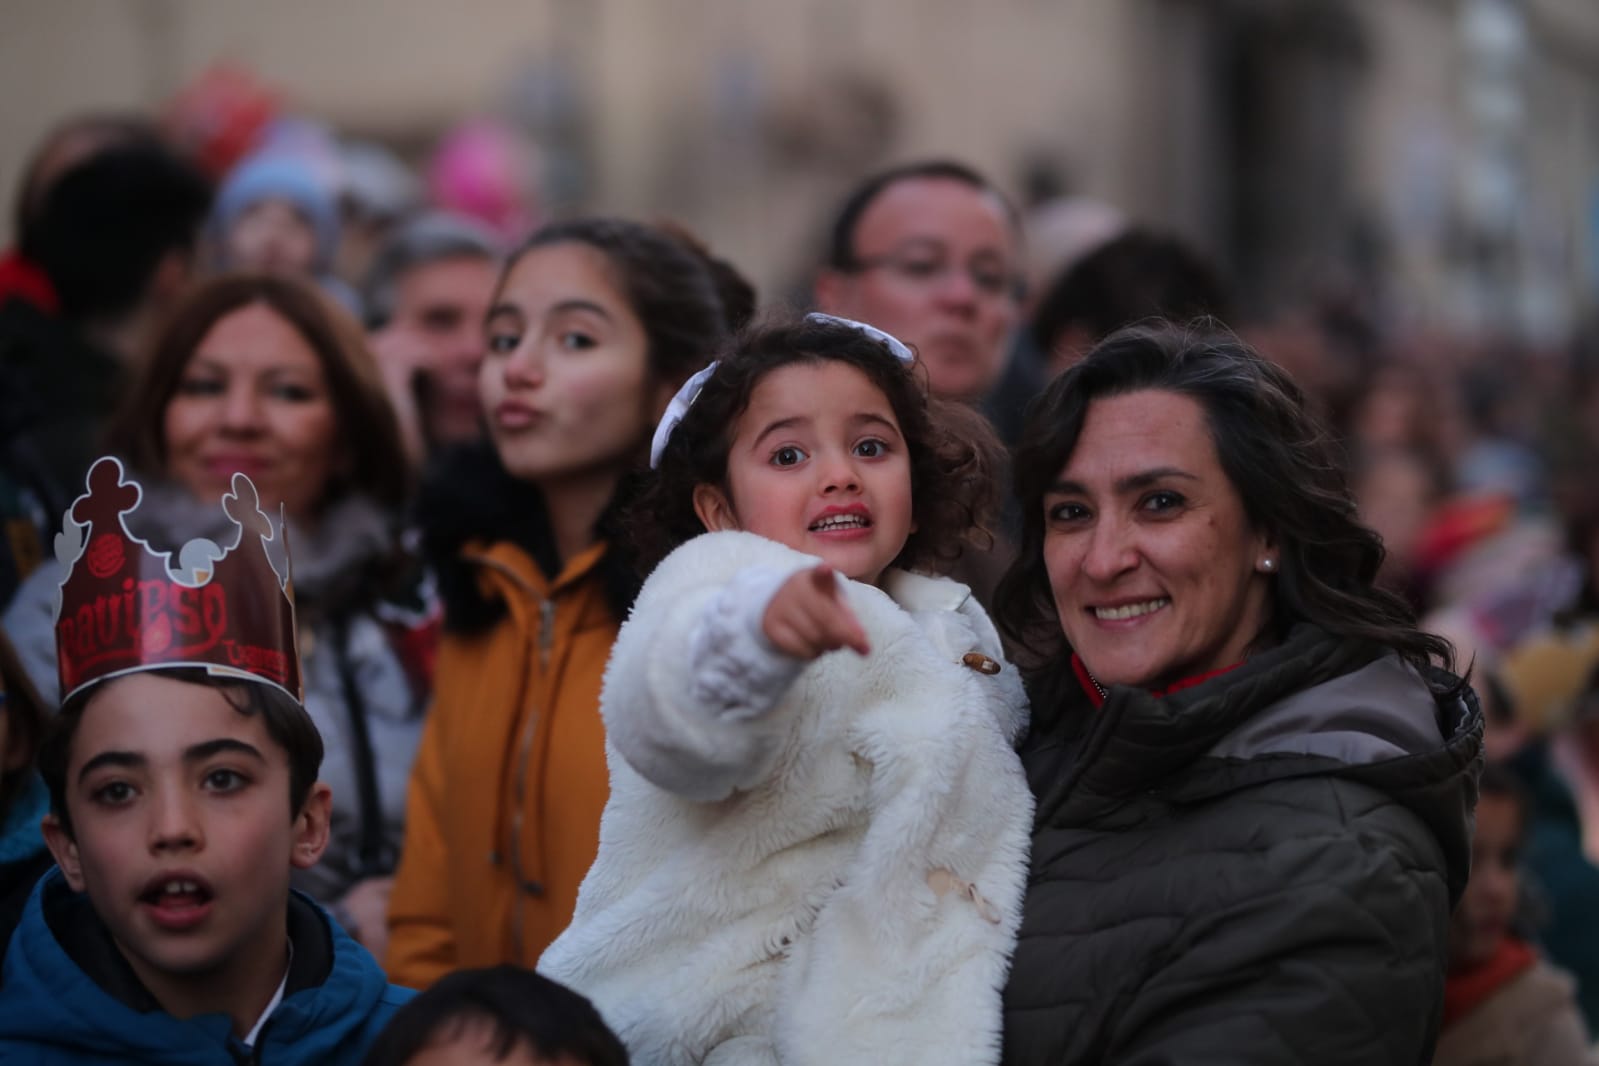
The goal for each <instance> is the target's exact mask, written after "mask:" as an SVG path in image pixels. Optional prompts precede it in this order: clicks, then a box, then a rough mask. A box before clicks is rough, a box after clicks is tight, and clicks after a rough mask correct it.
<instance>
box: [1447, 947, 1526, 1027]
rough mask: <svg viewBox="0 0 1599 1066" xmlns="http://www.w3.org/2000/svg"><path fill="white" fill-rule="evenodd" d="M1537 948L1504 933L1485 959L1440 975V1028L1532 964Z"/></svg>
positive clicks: (1486, 997)
mask: <svg viewBox="0 0 1599 1066" xmlns="http://www.w3.org/2000/svg"><path fill="white" fill-rule="evenodd" d="M1537 961H1538V954H1537V952H1535V951H1533V950H1532V948H1531V947H1530V946H1528V945H1527V944H1525V943H1523V942H1522V941H1520V940H1516V939H1515V938H1513V937H1508V936H1507V937H1505V938H1504V940H1502V941H1500V943H1499V950H1497V951H1495V952H1494V953H1493V955H1492V956H1490V957H1489V958H1488V959H1487V960H1486V961H1484V962H1479V963H1477V964H1476V965H1474V966H1468V967H1465V968H1464V969H1459V970H1450V971H1449V975H1448V977H1446V978H1445V979H1444V1028H1445V1029H1447V1028H1449V1026H1450V1025H1452V1024H1454V1023H1455V1022H1458V1021H1459V1020H1460V1019H1462V1018H1464V1017H1465V1016H1466V1015H1468V1014H1470V1013H1471V1012H1472V1011H1474V1010H1476V1009H1477V1008H1478V1007H1480V1006H1482V1004H1483V1002H1484V1001H1485V1000H1487V999H1488V998H1489V997H1491V996H1492V995H1493V994H1494V993H1495V992H1497V991H1499V990H1500V989H1501V988H1503V987H1504V986H1505V985H1507V984H1509V983H1510V981H1511V979H1512V978H1514V977H1517V976H1519V975H1520V974H1522V973H1524V972H1525V971H1527V970H1530V969H1531V968H1532V964H1533V963H1535V962H1537Z"/></svg>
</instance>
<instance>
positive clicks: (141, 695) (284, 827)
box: [45, 672, 330, 1016]
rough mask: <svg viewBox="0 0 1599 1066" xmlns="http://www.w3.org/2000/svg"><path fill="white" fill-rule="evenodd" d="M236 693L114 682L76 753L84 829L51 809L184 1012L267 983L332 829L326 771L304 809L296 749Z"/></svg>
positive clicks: (97, 902) (117, 931)
mask: <svg viewBox="0 0 1599 1066" xmlns="http://www.w3.org/2000/svg"><path fill="white" fill-rule="evenodd" d="M229 695H230V694H229V693H228V692H227V691H226V690H224V689H219V688H213V687H211V686H208V685H196V684H191V683H188V682H184V681H179V680H175V679H173V678H170V677H163V676H161V675H160V674H159V673H152V672H145V673H137V674H131V675H129V676H127V677H123V678H118V679H116V680H114V681H108V682H105V683H103V684H102V685H101V686H100V687H99V688H98V690H97V691H95V693H94V694H93V695H92V696H91V697H90V698H89V702H88V703H87V705H86V706H85V707H84V709H83V712H82V718H81V720H80V721H79V724H78V727H77V730H76V732H75V734H74V736H73V738H72V742H71V749H70V752H69V755H68V760H67V774H66V779H65V792H64V798H65V804H66V810H67V812H68V813H69V814H70V816H71V826H72V832H71V833H70V834H69V833H68V832H67V830H66V829H65V827H64V826H63V825H62V824H61V823H60V821H59V820H57V819H56V818H55V816H53V815H51V816H48V817H47V818H46V819H45V839H46V841H47V843H48V844H49V845H50V850H51V852H52V853H53V854H54V856H55V858H56V861H57V862H58V863H59V864H60V866H61V871H62V873H63V874H64V875H65V877H66V879H67V883H68V884H69V885H70V886H71V887H72V889H73V890H74V891H76V892H87V893H88V895H89V899H90V901H91V902H92V903H93V905H94V909H95V913H96V914H98V915H99V916H100V918H101V920H103V921H104V922H105V924H106V927H107V928H108V929H109V930H110V932H111V936H112V938H113V939H114V940H115V942H116V945H117V947H118V949H119V950H120V951H121V953H122V955H123V957H124V958H126V959H127V961H128V964H129V965H130V966H131V967H132V968H133V971H134V973H136V974H137V975H138V976H139V979H140V980H141V981H142V982H143V983H144V984H145V986H146V987H147V988H149V989H150V991H151V992H152V993H153V994H154V995H155V996H156V998H157V999H158V1000H160V1001H161V1002H162V1003H163V1005H164V1006H167V1007H168V1009H169V1010H171V1011H173V1012H174V1013H179V1014H180V1016H182V1014H183V1013H186V1010H185V1008H188V1009H197V1008H199V1007H200V1006H201V1005H204V1006H208V1007H211V1008H213V1009H216V1008H219V1007H224V1006H225V1004H224V1003H221V1002H219V1000H225V999H226V998H227V997H228V995H229V994H230V993H232V994H238V993H240V992H241V991H248V990H252V989H254V990H256V991H257V993H258V994H260V995H263V996H265V997H270V995H271V990H272V987H273V986H274V985H276V983H277V982H278V980H279V979H280V978H281V977H282V973H283V967H284V965H285V963H286V959H285V943H286V940H287V926H286V922H285V909H284V904H285V901H286V900H287V899H288V894H289V875H290V871H291V870H292V869H296V868H298V869H305V868H308V867H310V866H311V865H313V864H314V863H315V862H316V861H317V859H318V858H320V857H321V854H322V851H323V849H324V848H325V847H326V844H327V820H328V812H329V807H330V796H329V793H328V789H327V787H326V786H325V785H318V786H316V787H315V788H314V789H313V791H312V794H311V797H310V799H309V800H308V801H307V803H306V805H305V807H304V808H303V809H302V810H301V811H299V812H297V813H292V814H291V812H290V810H289V796H290V791H289V790H290V785H289V780H290V777H289V757H288V753H287V752H285V751H284V750H283V748H282V747H280V746H279V745H278V744H277V743H276V742H274V741H273V739H272V737H271V735H270V734H269V733H268V732H267V727H266V724H265V722H264V720H263V718H262V716H261V715H260V714H251V715H246V714H241V713H240V712H239V711H238V710H237V709H236V708H235V707H234V705H233V704H232V703H231V702H230V701H229ZM260 1006H262V1007H264V1006H265V1002H264V1001H263V1002H262V1003H261V1004H260Z"/></svg>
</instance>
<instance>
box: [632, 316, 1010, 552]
mask: <svg viewBox="0 0 1599 1066" xmlns="http://www.w3.org/2000/svg"><path fill="white" fill-rule="evenodd" d="M826 360H834V361H836V362H840V363H845V364H847V365H849V366H852V367H854V368H856V369H857V370H859V371H860V372H861V373H862V374H865V375H866V377H867V379H868V380H870V381H871V382H872V384H873V385H876V386H877V387H878V388H879V389H880V390H882V392H883V395H884V396H886V397H887V398H888V402H889V406H890V407H892V408H893V411H894V417H895V418H896V419H897V420H898V421H899V429H900V433H901V434H903V436H904V438H905V444H906V447H907V449H908V451H909V454H910V462H911V501H912V502H911V517H912V519H913V520H914V523H915V532H914V533H912V534H911V535H910V538H909V539H908V540H907V541H906V542H905V547H904V549H903V550H902V551H901V552H900V554H899V555H898V556H897V557H896V558H895V559H894V561H893V563H892V564H891V565H893V566H897V567H901V568H903V569H917V570H923V571H937V570H939V569H945V568H947V567H948V565H949V564H950V563H951V562H953V561H954V560H956V559H958V558H959V557H960V554H961V550H962V546H963V543H973V544H975V545H978V546H986V545H987V544H989V543H991V542H992V535H991V534H990V533H989V532H988V528H987V527H988V524H989V522H990V521H991V520H992V518H993V515H994V513H995V510H996V507H997V503H998V492H997V484H998V481H999V472H1000V470H1001V469H1002V466H1003V458H1002V453H1001V449H1000V444H999V441H998V439H997V438H996V437H995V436H994V431H993V430H992V429H991V428H990V427H989V425H988V423H987V422H985V421H984V420H983V418H982V416H981V415H979V414H978V413H977V412H975V411H973V410H972V409H971V408H968V407H965V406H963V405H960V404H956V403H950V402H946V401H943V400H939V399H937V398H934V397H930V396H929V395H928V392H927V386H926V383H925V382H924V381H923V380H922V379H921V378H920V377H919V376H918V375H917V373H916V372H915V371H914V370H913V369H911V368H908V367H906V366H904V365H903V364H902V363H900V361H899V360H898V359H896V358H895V357H894V355H893V353H891V352H890V351H889V350H888V346H887V345H885V344H883V343H882V342H881V341H878V340H874V339H872V338H871V337H869V336H867V335H866V334H865V333H862V332H861V331H860V330H858V329H855V328H853V327H851V326H848V325H844V324H841V323H836V322H826V321H818V320H815V319H808V318H807V319H794V318H792V317H789V316H785V317H782V318H777V319H772V320H768V321H766V322H762V323H759V324H757V325H754V326H751V327H749V328H747V329H745V330H744V331H743V332H742V333H740V334H739V335H738V336H736V337H734V339H733V340H732V341H731V342H730V344H729V346H728V348H727V349H726V350H725V351H724V352H723V354H722V358H721V362H720V363H719V365H718V366H717V368H716V372H715V373H713V374H712V375H711V377H710V379H709V380H708V381H707V382H706V383H705V387H704V388H703V389H702V390H701V391H700V394H699V396H698V397H697V398H696V399H695V400H694V403H693V406H691V407H690V408H689V409H688V413H687V414H686V415H684V417H683V421H682V422H681V423H680V424H679V425H678V426H677V428H676V429H675V430H674V431H673V432H672V436H671V439H670V440H669V441H668V442H667V445H666V448H665V450H664V451H663V452H662V454H661V462H660V467H659V469H658V471H657V473H656V476H655V477H654V478H653V479H651V481H650V482H649V484H648V485H647V486H646V487H645V489H644V491H643V493H642V495H641V496H640V497H639V498H638V500H637V501H636V502H635V505H634V506H633V508H632V510H631V512H630V514H629V517H628V521H627V526H628V533H629V537H630V539H631V540H632V542H633V545H634V551H635V553H636V555H637V558H638V562H639V565H640V567H641V568H642V570H643V572H645V573H648V572H649V571H650V570H652V569H654V567H655V565H656V564H657V563H659V562H660V561H661V560H662V559H663V558H665V557H666V556H667V554H669V553H670V552H671V551H672V549H674V548H676V547H677V546H678V545H680V544H682V543H684V542H685V541H687V540H690V539H691V538H693V537H696V536H698V535H699V534H701V533H703V532H705V527H704V525H702V524H701V523H700V520H699V517H698V515H696V514H695V512H694V488H695V486H696V485H702V484H705V485H716V486H718V487H720V488H723V489H724V490H725V489H726V486H727V456H728V453H729V451H730V450H731V449H732V446H733V438H734V435H735V434H736V432H737V428H738V420H739V418H740V416H742V415H743V413H744V411H745V409H746V408H747V407H748V406H749V403H750V398H751V396H752V395H753V394H754V392H755V387H756V386H757V385H759V384H760V383H761V380H762V379H763V378H765V377H766V375H768V374H770V373H771V372H772V371H774V370H777V369H779V368H780V367H785V366H793V365H810V366H814V365H817V364H819V363H822V362H824V361H826Z"/></svg>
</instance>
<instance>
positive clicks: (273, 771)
mask: <svg viewBox="0 0 1599 1066" xmlns="http://www.w3.org/2000/svg"><path fill="white" fill-rule="evenodd" d="M140 495H141V490H140V489H139V486H138V485H137V484H134V483H131V482H128V481H125V480H124V477H123V470H122V466H121V464H120V463H118V462H117V461H116V460H114V459H102V460H100V461H99V462H98V463H96V464H95V466H94V467H93V469H91V470H90V472H89V477H88V492H87V493H85V494H84V495H83V496H80V497H79V498H78V500H77V501H76V502H75V503H74V504H73V506H72V509H71V510H70V511H69V512H68V514H67V517H66V519H65V521H64V522H63V528H62V532H61V534H59V535H58V536H57V538H56V553H57V556H58V557H59V558H60V559H61V562H62V564H63V566H64V567H65V570H66V574H67V576H66V577H65V579H63V581H62V584H61V596H60V600H59V603H58V604H57V611H56V639H57V650H58V659H59V665H60V672H61V691H62V692H63V693H64V694H65V695H64V698H63V701H62V709H61V713H60V715H59V717H58V718H57V720H56V722H55V723H54V726H53V729H52V732H51V734H50V735H49V737H48V738H47V739H46V742H45V746H44V749H43V750H42V751H41V753H40V772H41V774H42V775H43V777H44V779H45V782H46V785H47V786H48V788H49V792H50V814H49V815H48V816H47V817H46V819H45V822H44V830H45V838H46V841H47V842H48V844H49V846H50V850H51V851H52V852H53V853H54V855H55V858H56V861H57V863H58V864H59V869H58V870H55V871H52V872H50V873H49V874H47V875H45V877H44V878H43V880H41V881H40V883H39V885H38V886H37V887H36V888H35V889H34V892H33V896H32V897H31V898H30V899H29V901H28V905H27V909H26V911H25V913H24V916H23V919H22V923H21V925H20V926H19V927H18V929H17V932H16V934H15V937H14V938H13V940H12V943H11V947H10V950H9V951H8V952H7V954H6V957H5V964H4V968H3V970H0V1051H3V1053H0V1059H7V1061H9V1059H8V1058H7V1056H9V1055H12V1054H16V1053H18V1052H20V1053H21V1056H22V1057H21V1061H27V1062H48V1063H55V1062H60V1063H111V1062H116V1063H130V1062H141V1063H142V1062H147V1063H196V1064H199V1063H218V1064H228V1066H233V1064H235V1063H238V1062H245V1061H249V1062H259V1063H265V1064H274V1063H338V1064H342V1063H357V1062H359V1061H360V1060H361V1058H362V1057H363V1055H364V1054H365V1052H366V1048H367V1045H368V1044H369V1043H371V1041H372V1039H373V1038H374V1037H375V1036H376V1035H377V1033H378V1031H379V1029H381V1028H382V1026H383V1024H384V1023H385V1022H386V1021H387V1020H388V1018H389V1016H390V1015H391V1014H393V1013H394V1011H395V1010H396V1009H397V1008H398V1007H399V1006H400V1004H401V1003H403V1002H404V1001H405V1000H406V999H408V998H409V997H410V995H411V993H409V992H407V991H405V990H403V989H398V988H395V987H393V986H391V985H389V984H388V982H387V980H386V979H385V977H384V976H383V973H382V971H381V970H380V969H379V967H378V965H377V963H376V962H375V961H373V959H372V957H371V956H370V955H368V954H367V952H366V951H365V949H363V948H361V947H360V946H359V945H357V944H356V943H355V942H354V941H353V940H351V939H350V938H349V937H347V936H346V935H345V934H344V933H343V932H342V931H341V930H340V929H339V927H338V925H337V924H336V923H334V922H332V921H330V920H329V918H328V917H327V915H326V914H325V913H323V912H322V911H321V910H320V909H319V908H318V907H317V906H316V905H315V904H313V903H312V902H311V901H310V900H308V899H306V898H305V897H302V896H299V895H297V894H293V893H291V892H290V890H289V875H290V870H291V869H294V868H305V867H308V866H311V865H312V864H314V863H315V862H316V861H317V859H318V858H319V857H320V856H321V854H322V850H323V848H324V847H325V846H326V844H327V839H328V815H329V810H330V807H331V796H330V793H329V790H328V788H327V786H326V785H323V784H320V783H318V782H317V780H316V778H317V772H318V770H319V768H320V765H321V761H322V740H321V737H320V736H319V735H318V733H317V731H316V728H315V726H314V725H312V723H311V720H310V718H309V717H308V716H307V715H306V713H305V709H304V707H303V706H302V705H301V703H300V699H299V691H300V667H299V657H298V653H297V649H296V644H295V631H294V605H293V588H292V584H291V582H290V581H289V568H288V556H287V552H286V550H285V549H284V545H283V544H282V542H281V540H279V539H278V538H277V536H276V534H275V532H274V530H273V527H272V524H271V523H270V522H269V521H268V519H267V517H266V515H265V514H263V513H262V512H261V510H260V507H259V503H258V501H257V499H256V495H255V487H254V486H253V485H252V484H251V483H250V481H249V479H247V478H245V477H244V476H243V475H235V476H234V480H233V491H232V493H230V494H229V495H227V496H224V497H223V500H222V506H223V508H224V510H225V511H226V512H227V514H228V517H229V518H231V519H232V521H233V522H234V524H235V525H237V526H238V538H237V541H236V543H235V544H234V545H232V546H230V547H228V548H226V549H224V548H221V547H219V546H218V545H216V544H215V543H213V542H211V541H206V540H195V541H191V542H189V543H188V544H186V545H184V546H183V548H182V549H181V551H180V552H179V553H178V558H177V562H176V564H174V563H173V561H172V559H171V557H170V556H169V555H168V554H166V553H159V552H155V551H153V550H152V549H151V547H150V546H149V545H147V544H145V543H144V542H143V541H140V540H138V539H137V538H135V537H133V536H132V535H131V534H129V533H128V531H127V528H126V526H125V525H124V524H123V521H122V516H123V515H124V514H125V513H126V512H128V511H130V510H132V509H133V508H134V507H135V506H137V504H138V502H139V498H140Z"/></svg>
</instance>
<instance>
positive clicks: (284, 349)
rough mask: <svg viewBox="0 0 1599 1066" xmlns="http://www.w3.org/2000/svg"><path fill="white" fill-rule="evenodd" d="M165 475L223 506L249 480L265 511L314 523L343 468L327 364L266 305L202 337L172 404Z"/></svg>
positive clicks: (166, 424)
mask: <svg viewBox="0 0 1599 1066" xmlns="http://www.w3.org/2000/svg"><path fill="white" fill-rule="evenodd" d="M162 432H163V435H164V439H165V442H166V454H167V474H168V476H170V477H171V478H172V479H173V480H175V481H177V482H178V483H179V484H181V485H183V486H184V487H185V488H187V489H188V490H189V491H190V492H192V493H193V494H194V495H195V496H196V498H198V499H202V500H216V499H218V498H220V497H221V496H222V494H223V493H225V492H227V491H228V490H229V488H231V486H232V484H233V475H234V474H236V473H242V474H245V475H247V476H248V477H249V478H250V479H251V480H252V481H254V482H255V487H256V489H257V490H258V491H259V492H260V493H261V500H262V502H263V503H265V504H266V505H267V506H268V508H270V509H276V507H277V506H278V504H280V503H281V504H283V505H284V506H285V507H287V508H288V511H289V515H290V517H292V518H295V519H297V520H300V521H310V520H311V519H312V517H313V516H314V515H315V513H316V511H317V509H318V508H319V507H320V506H321V504H322V503H323V498H324V496H325V495H326V493H327V488H328V483H329V481H330V480H331V479H332V477H333V475H334V470H335V467H336V466H337V465H338V464H339V463H340V462H341V461H342V458H343V455H342V450H341V447H340V441H339V432H338V417H337V412H336V411H335V410H334V406H333V399H332V394H331V392H330V391H329V386H328V381H327V374H326V373H325V372H324V371H323V369H322V361H321V360H320V359H319V358H317V354H316V351H315V350H314V349H313V348H312V347H311V345H310V343H309V342H308V341H306V339H305V338H304V337H303V336H301V335H300V332H299V330H297V329H296V328H295V327H294V325H293V323H291V322H290V321H289V320H288V319H287V318H284V317H283V316H282V315H281V314H279V313H278V312H277V311H275V310H273V309H272V308H271V307H269V306H267V305H266V304H264V303H251V304H246V305H245V306H243V307H240V308H238V309H237V310H235V311H230V312H228V313H227V314H225V315H223V316H222V317H221V318H219V319H217V321H216V324H215V325H213V326H212V327H211V329H210V330H209V331H208V332H207V333H206V335H205V336H204V337H202V338H201V339H200V343H199V344H198V345H197V346H196V347H195V351H194V355H193V356H192V357H191V358H190V359H189V362H188V365H187V366H186V367H184V370H183V375H182V377H180V378H179V379H178V385H177V389H176V390H175V391H174V392H173V394H172V399H171V400H169V401H168V402H167V407H166V411H165V414H164V415H163V422H162Z"/></svg>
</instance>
